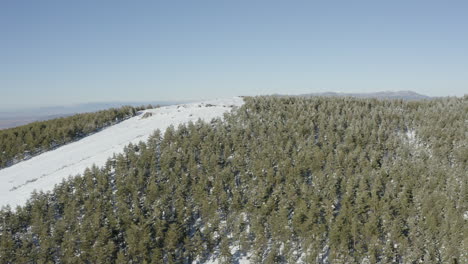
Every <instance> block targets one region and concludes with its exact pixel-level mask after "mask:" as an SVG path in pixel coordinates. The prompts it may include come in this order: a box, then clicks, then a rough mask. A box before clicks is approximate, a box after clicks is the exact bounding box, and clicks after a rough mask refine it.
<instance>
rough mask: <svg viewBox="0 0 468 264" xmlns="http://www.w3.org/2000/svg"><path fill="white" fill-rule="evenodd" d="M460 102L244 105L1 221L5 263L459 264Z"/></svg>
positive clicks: (157, 137) (269, 100) (467, 193)
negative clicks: (243, 259)
mask: <svg viewBox="0 0 468 264" xmlns="http://www.w3.org/2000/svg"><path fill="white" fill-rule="evenodd" d="M467 114H468V98H467V97H464V98H445V99H437V100H432V101H421V102H404V101H399V100H396V101H379V100H372V99H366V100H359V99H350V98H311V99H302V98H274V97H255V98H246V103H245V104H244V106H242V107H241V108H239V109H238V110H237V111H235V112H234V113H232V114H226V115H225V116H224V120H223V121H222V120H220V119H218V120H213V121H212V122H211V123H204V122H197V123H189V124H187V125H185V126H180V127H178V128H172V127H170V128H168V129H167V130H166V131H165V132H164V135H161V133H160V132H158V131H156V132H155V133H154V135H153V136H152V137H151V138H150V139H149V140H148V142H141V143H140V144H138V145H129V146H128V147H127V148H126V150H125V152H124V153H123V154H120V155H117V156H114V157H113V158H111V159H109V161H108V162H107V165H106V166H105V167H103V168H97V167H93V168H90V169H87V170H86V171H85V172H84V174H83V175H82V176H79V177H74V178H70V179H69V180H67V181H64V182H63V183H62V184H60V185H58V186H56V188H55V190H54V191H53V192H51V193H36V194H34V195H33V197H32V198H31V199H30V200H29V202H28V203H27V205H25V206H23V207H18V208H16V210H15V211H12V210H11V209H10V208H4V209H3V210H2V211H1V212H0V262H2V263H192V262H194V261H203V260H205V259H206V258H207V257H208V256H210V254H218V258H219V259H221V260H222V261H224V262H226V263H232V262H233V258H234V257H235V256H233V252H234V251H235V250H238V251H239V252H241V253H242V254H247V253H248V254H249V255H250V256H251V257H250V258H251V261H252V262H253V263H296V262H298V261H299V260H302V261H303V262H305V263H468V255H467V254H466V252H468V224H467V219H466V217H465V216H464V215H468V204H467V200H468V189H467V186H468V177H467V174H466V172H467V171H468V167H467V166H468V165H467V158H468V141H467V138H466V136H467V134H466V132H467V131H468V127H467V126H468V124H467V122H466V117H467Z"/></svg>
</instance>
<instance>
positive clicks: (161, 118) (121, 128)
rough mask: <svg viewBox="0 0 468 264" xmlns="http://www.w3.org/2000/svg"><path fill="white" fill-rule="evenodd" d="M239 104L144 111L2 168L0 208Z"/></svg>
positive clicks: (19, 202) (228, 102)
mask: <svg viewBox="0 0 468 264" xmlns="http://www.w3.org/2000/svg"><path fill="white" fill-rule="evenodd" d="M242 104H243V99H242V98H240V97H234V98H229V99H217V100H212V101H206V102H200V103H192V104H184V105H172V106H165V107H161V108H156V109H149V110H145V111H142V113H141V114H140V115H138V116H135V117H133V118H130V119H127V120H125V121H123V122H121V123H118V124H116V125H113V126H111V127H108V128H106V129H104V130H102V131H100V132H98V133H95V134H93V135H90V136H88V137H85V138H83V139H81V140H79V141H76V142H73V143H70V144H67V145H65V146H62V147H60V148H57V149H55V150H52V151H49V152H45V153H42V154H40V155H38V156H36V157H33V158H31V159H29V160H26V161H23V162H20V163H17V164H15V165H13V166H11V167H8V168H5V169H2V170H0V207H1V206H6V205H10V206H11V207H12V208H15V207H16V206H17V205H24V204H25V203H26V201H27V200H28V199H29V197H30V195H31V193H32V192H33V191H34V190H37V191H44V192H46V191H50V190H52V189H53V188H54V185H55V184H58V183H60V182H61V181H62V180H63V179H66V178H68V177H69V176H70V175H71V176H75V175H77V174H81V173H83V171H84V170H85V169H86V168H88V167H91V166H92V165H93V164H94V165H97V166H103V165H105V163H106V161H107V159H108V158H110V157H112V155H113V154H114V153H122V152H123V149H124V147H125V146H127V145H128V144H129V143H133V144H135V143H138V142H140V141H146V140H147V138H148V137H149V136H150V135H151V134H152V133H153V132H154V131H155V130H156V129H159V130H161V132H164V130H165V129H166V128H167V127H169V126H171V125H173V126H174V127H176V128H177V126H178V125H180V124H184V123H187V122H189V121H193V122H196V121H197V120H198V119H201V120H204V121H210V120H211V119H213V118H217V117H222V116H223V114H224V113H226V112H229V111H230V110H231V109H232V108H233V107H239V106H241V105H242ZM146 113H150V114H147V115H145V114H146ZM143 117H144V118H143Z"/></svg>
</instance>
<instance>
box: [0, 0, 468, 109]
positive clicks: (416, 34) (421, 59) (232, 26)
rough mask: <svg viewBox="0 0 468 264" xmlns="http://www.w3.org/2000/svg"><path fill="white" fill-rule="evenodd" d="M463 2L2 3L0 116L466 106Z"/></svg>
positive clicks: (467, 46)
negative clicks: (296, 97)
mask: <svg viewBox="0 0 468 264" xmlns="http://www.w3.org/2000/svg"><path fill="white" fill-rule="evenodd" d="M467 14H468V1H450V0H444V1H431V0H425V1H417V0H411V1H408V0H405V1H399V0H396V1H359V0H356V1H294V0H291V1H277V0H269V1H260V0H248V1H244V0H237V1H223V0H217V1H214V0H213V1H205V0H197V1H179V0H171V1H120V0H113V1H105V0H99V1H95V0H93V1H87V0H80V1H59V0H57V1H50V0H41V1H32V0H30V1H25V0H5V1H0V109H6V108H20V107H30V106H48V105H68V104H76V103H86V102H102V101H106V102H108V101H161V100H198V99H200V100H201V99H208V98H217V97H230V96H236V95H261V94H274V93H279V94H303V93H313V92H325V91H334V92H375V91H389V90H391V91H399V90H412V91H415V92H418V93H422V94H426V95H430V96H462V95H464V94H468V15H467Z"/></svg>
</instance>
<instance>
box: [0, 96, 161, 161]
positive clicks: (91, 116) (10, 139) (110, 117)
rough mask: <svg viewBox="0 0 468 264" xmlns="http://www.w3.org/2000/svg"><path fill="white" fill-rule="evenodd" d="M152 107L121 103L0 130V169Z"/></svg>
mask: <svg viewBox="0 0 468 264" xmlns="http://www.w3.org/2000/svg"><path fill="white" fill-rule="evenodd" d="M152 107H153V106H151V105H148V106H141V107H131V106H123V107H120V108H111V109H108V110H102V111H97V112H93V113H83V114H76V115H73V116H69V117H63V118H57V119H52V120H46V121H39V122H33V123H30V124H27V125H23V126H19V127H14V128H10V129H4V130H0V150H1V151H0V169H1V168H5V167H8V166H11V165H13V164H15V163H17V162H19V161H22V160H24V159H27V158H30V157H33V156H35V155H37V154H40V153H42V152H44V151H49V150H51V149H54V148H57V147H59V146H62V145H64V144H67V143H70V142H72V141H75V140H78V139H80V138H83V137H85V136H87V135H89V134H91V133H95V132H97V131H99V130H101V129H103V128H105V127H107V126H110V125H113V124H116V123H118V122H121V121H123V120H125V119H127V118H130V117H132V116H135V115H136V114H137V112H138V111H140V110H143V109H146V108H152Z"/></svg>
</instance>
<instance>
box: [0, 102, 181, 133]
mask: <svg viewBox="0 0 468 264" xmlns="http://www.w3.org/2000/svg"><path fill="white" fill-rule="evenodd" d="M180 103H186V102H185V101H152V102H98V103H84V104H76V105H65V106H48V107H37V108H28V109H18V110H4V111H0V129H6V128H11V127H17V126H21V125H25V124H28V123H31V122H35V121H44V120H49V119H54V118H59V117H65V116H70V115H74V114H79V113H87V112H96V111H99V110H105V109H109V108H113V107H114V108H116V107H121V106H124V105H130V106H141V105H148V104H151V105H173V104H180Z"/></svg>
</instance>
